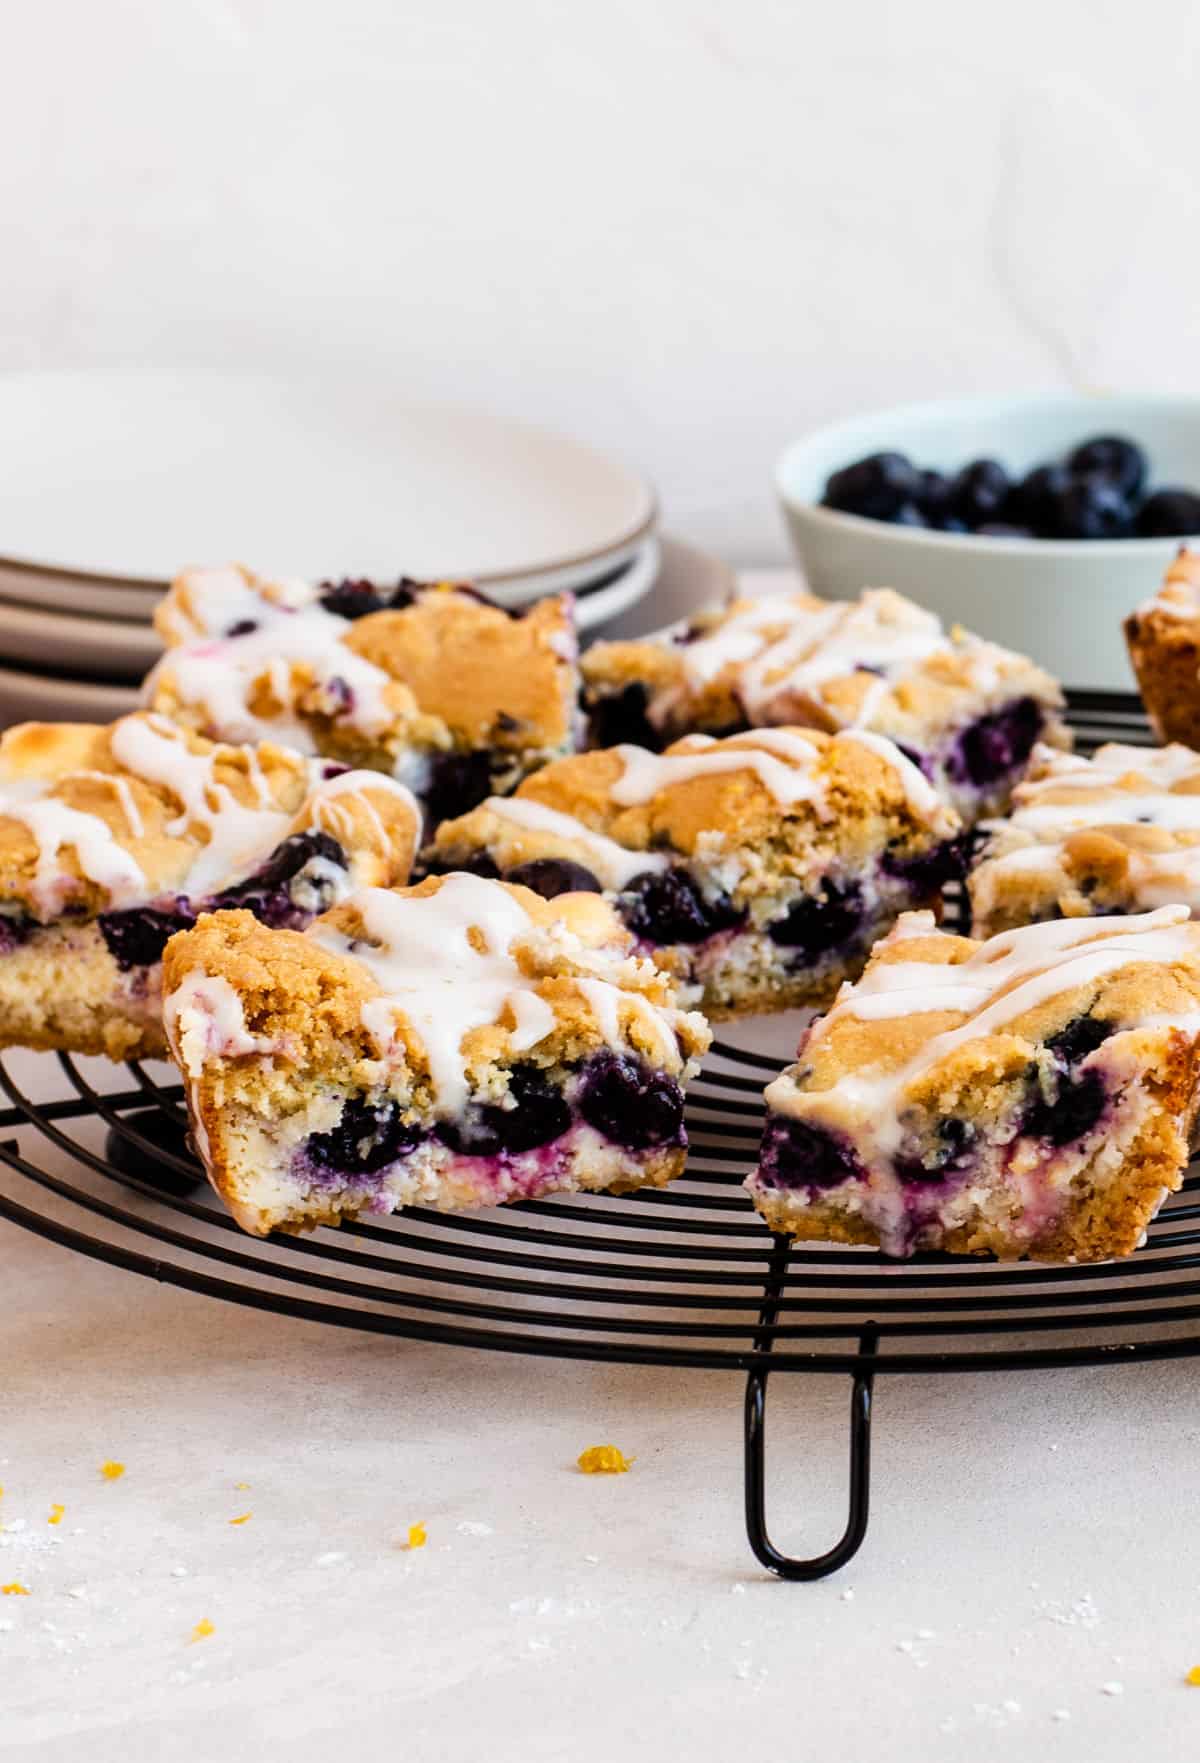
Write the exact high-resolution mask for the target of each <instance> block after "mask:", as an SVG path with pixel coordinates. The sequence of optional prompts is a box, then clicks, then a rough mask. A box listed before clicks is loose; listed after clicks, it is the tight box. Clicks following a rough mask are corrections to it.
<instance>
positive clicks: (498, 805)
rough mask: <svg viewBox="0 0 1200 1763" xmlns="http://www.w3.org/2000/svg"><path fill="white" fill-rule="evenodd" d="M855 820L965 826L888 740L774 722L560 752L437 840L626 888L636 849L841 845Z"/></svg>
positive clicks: (902, 835)
mask: <svg viewBox="0 0 1200 1763" xmlns="http://www.w3.org/2000/svg"><path fill="white" fill-rule="evenodd" d="M849 823H855V824H857V825H858V826H860V827H861V826H864V825H865V826H870V827H871V828H872V830H873V832H874V834H875V835H876V836H877V837H881V836H883V832H884V829H886V833H887V834H888V835H889V836H891V837H893V838H897V839H901V840H905V841H907V840H911V839H913V838H915V837H917V836H919V835H924V836H925V837H927V838H935V839H946V838H950V837H952V836H953V835H954V834H955V833H956V832H957V831H958V830H959V826H960V822H959V820H958V817H957V815H956V814H955V813H954V812H953V810H951V809H950V808H948V807H946V806H945V804H944V803H943V802H942V801H941V800H940V798H939V797H938V795H937V793H936V792H935V791H934V789H933V788H932V787H931V785H930V784H929V783H928V782H927V781H926V779H925V778H924V777H923V776H922V775H921V773H920V771H919V770H918V769H917V767H916V766H915V765H913V763H912V761H911V760H909V759H907V758H906V757H905V755H904V754H903V753H901V752H900V750H899V748H898V747H896V746H895V745H894V744H893V743H892V742H890V741H888V740H886V739H885V738H884V737H882V736H880V735H874V734H870V733H863V732H858V731H845V732H843V733H839V734H837V735H829V734H825V733H824V732H822V731H820V730H816V729H796V728H771V729H755V730H751V731H749V732H748V733H745V734H740V735H731V736H729V737H727V738H726V739H724V740H713V739H712V738H710V737H709V736H706V735H689V736H686V737H685V738H684V739H683V740H681V741H676V742H675V743H674V745H672V746H670V747H668V748H667V750H666V751H665V753H663V754H661V755H657V754H652V753H649V752H647V751H646V750H645V749H643V748H640V747H634V746H627V745H626V746H619V747H612V748H608V749H605V750H603V751H598V752H592V753H580V754H576V755H574V756H572V757H570V758H567V759H560V760H557V761H555V762H554V763H552V764H550V765H547V766H545V767H543V769H542V770H541V771H538V772H535V773H534V774H533V775H532V776H531V777H528V778H526V779H525V780H524V782H523V783H522V784H521V785H520V787H519V788H518V790H517V791H516V793H515V795H514V796H512V797H493V798H492V799H490V800H489V801H488V802H486V803H485V804H483V805H482V806H481V807H480V808H477V809H475V810H474V811H473V812H472V813H470V814H467V815H464V816H462V817H461V818H460V819H459V820H455V821H448V822H445V823H444V824H443V825H442V827H441V828H440V829H439V832H438V834H437V838H436V841H435V846H434V850H435V853H437V854H438V855H439V856H442V855H449V854H453V853H459V854H463V853H465V852H467V851H471V850H480V849H486V850H488V851H491V852H493V853H496V852H497V851H499V853H500V861H501V866H502V867H509V866H511V865H516V864H518V863H523V862H528V861H531V860H532V859H535V858H538V857H567V858H570V859H572V860H573V861H576V862H578V863H580V864H582V865H583V866H584V867H586V868H589V869H591V870H592V872H593V873H594V874H595V875H596V876H597V877H598V878H599V879H600V881H601V882H602V884H603V885H605V886H607V887H617V888H619V887H621V886H623V885H624V883H625V882H626V881H627V880H628V879H629V876H630V875H631V874H633V873H636V871H637V870H639V869H645V868H646V867H647V864H646V863H645V862H644V861H640V862H639V861H634V862H633V863H632V864H631V863H630V862H629V860H628V854H629V853H643V854H645V853H648V854H659V855H661V854H662V853H666V852H675V853H679V854H683V855H686V856H693V855H695V854H697V853H698V852H699V851H703V852H704V853H705V854H707V855H708V856H710V857H714V856H715V855H716V854H717V853H719V852H721V851H734V850H746V849H751V850H759V851H767V850H771V849H776V850H781V849H784V848H788V847H789V846H794V845H795V844H796V843H797V841H798V840H800V839H806V840H807V839H813V840H815V839H819V838H820V837H821V836H822V833H823V832H824V834H825V835H826V836H827V837H828V838H829V839H831V840H833V841H835V842H836V841H838V840H839V839H842V838H843V837H844V836H845V834H846V829H847V826H848V824H849ZM852 842H853V841H852V840H851V843H852ZM610 847H611V848H610ZM664 860H665V859H664Z"/></svg>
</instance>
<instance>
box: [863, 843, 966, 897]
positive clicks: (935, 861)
mask: <svg viewBox="0 0 1200 1763" xmlns="http://www.w3.org/2000/svg"><path fill="white" fill-rule="evenodd" d="M880 868H881V869H882V870H883V873H884V874H885V875H890V876H891V877H892V879H893V880H894V881H902V882H906V883H907V884H908V886H909V887H910V888H911V889H912V891H913V893H914V894H920V895H926V894H936V893H937V892H938V891H939V889H941V888H944V887H945V886H946V884H947V882H952V881H961V880H962V878H963V876H964V875H965V874H966V873H967V836H966V835H965V834H960V835H959V837H958V838H956V839H944V840H943V841H942V842H941V844H938V845H934V846H932V847H931V848H930V849H929V850H928V851H918V852H917V853H916V855H915V856H912V857H901V856H899V855H898V854H897V853H895V852H893V851H885V852H884V854H883V859H882V862H881V864H880Z"/></svg>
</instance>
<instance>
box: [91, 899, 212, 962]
mask: <svg viewBox="0 0 1200 1763" xmlns="http://www.w3.org/2000/svg"><path fill="white" fill-rule="evenodd" d="M195 922H196V915H195V913H194V912H192V910H191V907H190V905H189V902H188V901H187V900H185V899H180V900H178V901H176V903H175V910H174V911H171V912H162V911H157V910H155V909H154V908H152V907H150V906H132V907H130V908H128V909H127V910H126V911H124V912H102V913H101V914H100V916H99V918H98V919H97V920H96V923H97V925H98V926H99V929H100V935H101V936H102V937H103V938H104V942H105V946H106V947H107V949H108V952H109V954H110V955H111V956H112V958H113V960H114V961H115V962H116V964H117V966H118V967H119V968H120V969H121V972H122V973H128V972H130V970H131V969H133V968H136V967H153V966H154V965H155V964H156V963H157V962H159V961H161V960H162V954H163V950H164V949H165V948H166V946H167V944H168V942H169V941H170V940H171V938H172V937H173V936H174V935H175V933H176V931H180V930H190V929H191V928H192V926H193V924H195Z"/></svg>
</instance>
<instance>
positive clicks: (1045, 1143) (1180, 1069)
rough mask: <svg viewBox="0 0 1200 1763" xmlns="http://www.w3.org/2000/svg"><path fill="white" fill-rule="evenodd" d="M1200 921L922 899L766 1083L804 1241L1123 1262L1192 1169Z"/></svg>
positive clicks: (776, 1190) (775, 1226) (767, 1147)
mask: <svg viewBox="0 0 1200 1763" xmlns="http://www.w3.org/2000/svg"><path fill="white" fill-rule="evenodd" d="M1198 1080H1200V924H1195V923H1193V922H1191V921H1190V920H1189V918H1188V911H1187V907H1186V906H1164V907H1161V908H1160V909H1159V910H1158V911H1156V912H1151V913H1145V914H1141V915H1138V916H1135V917H1131V918H1082V919H1080V918H1075V919H1070V918H1069V919H1061V920H1058V921H1057V922H1055V923H1052V924H1038V925H1029V926H1027V927H1025V928H1024V929H1022V930H1013V931H1006V932H1004V933H1003V934H1002V935H1000V936H997V937H991V938H989V939H988V940H987V941H986V942H976V941H973V940H972V939H971V938H970V937H957V936H951V935H949V934H948V933H946V932H944V931H939V930H938V929H936V928H935V926H934V923H933V919H932V917H931V916H930V915H929V914H928V913H921V912H915V913H910V914H907V915H906V916H905V917H904V918H902V919H901V920H900V921H899V923H898V924H897V926H896V928H895V929H894V930H893V931H892V933H891V934H890V935H889V936H888V937H887V938H885V940H884V941H883V942H882V943H880V944H879V946H878V947H877V948H876V950H875V952H874V954H873V956H872V958H871V962H870V964H869V966H868V967H867V970H866V972H865V974H864V975H863V977H862V979H861V980H860V981H859V982H858V984H857V985H854V986H847V987H846V988H845V989H844V990H843V991H842V992H841V994H840V995H839V997H838V1000H837V1002H836V1004H835V1005H834V1007H833V1009H832V1010H831V1011H830V1012H829V1014H828V1015H827V1016H825V1017H823V1018H821V1019H820V1020H819V1021H818V1022H816V1023H815V1024H814V1025H813V1026H812V1028H811V1029H810V1030H809V1031H808V1033H807V1034H806V1035H805V1037H804V1039H803V1040H802V1041H801V1043H800V1047H799V1050H798V1053H797V1063H796V1064H795V1065H793V1066H792V1067H791V1068H790V1069H789V1070H788V1071H785V1072H784V1073H783V1074H782V1076H780V1077H778V1078H776V1079H775V1081H774V1082H773V1083H772V1084H770V1085H769V1086H768V1089H767V1092H766V1099H767V1105H768V1109H769V1114H768V1118H767V1125H766V1130H765V1132H764V1136H763V1145H762V1154H761V1159H760V1162H759V1167H758V1170H757V1172H756V1173H755V1174H754V1175H752V1176H751V1177H750V1178H749V1180H748V1181H747V1183H746V1186H747V1188H748V1189H749V1191H750V1194H751V1196H752V1198H753V1200H754V1204H755V1205H756V1206H757V1207H758V1209H759V1211H760V1212H761V1213H762V1214H763V1216H764V1218H765V1219H766V1220H767V1223H768V1224H769V1225H770V1226H771V1228H772V1230H778V1231H784V1232H788V1233H790V1234H791V1235H793V1236H796V1237H801V1238H823V1239H826V1240H829V1241H833V1242H842V1243H877V1244H878V1245H879V1246H880V1247H881V1248H883V1249H884V1250H886V1251H887V1253H888V1254H891V1255H906V1254H909V1253H910V1252H911V1251H912V1250H914V1249H946V1250H951V1251H954V1252H956V1253H962V1254H975V1253H982V1252H990V1253H991V1254H994V1255H997V1256H1001V1257H1004V1258H1016V1257H1021V1256H1030V1257H1032V1258H1033V1259H1035V1260H1040V1261H1105V1260H1108V1259H1109V1258H1111V1257H1113V1256H1119V1255H1128V1254H1130V1253H1131V1252H1132V1251H1133V1250H1134V1249H1136V1248H1137V1246H1138V1244H1139V1243H1140V1242H1141V1240H1142V1237H1143V1234H1144V1232H1145V1230H1146V1227H1147V1225H1148V1224H1149V1223H1150V1221H1151V1220H1152V1219H1153V1217H1154V1215H1155V1213H1156V1212H1157V1211H1158V1208H1159V1206H1160V1205H1161V1204H1162V1201H1163V1199H1164V1198H1165V1197H1166V1195H1167V1194H1168V1193H1171V1192H1173V1191H1174V1190H1175V1189H1176V1188H1178V1187H1179V1185H1180V1182H1181V1180H1182V1176H1183V1171H1184V1167H1185V1165H1186V1164H1187V1160H1188V1153H1189V1145H1190V1142H1191V1137H1192V1129H1193V1124H1194V1120H1195V1115H1196V1105H1197V1083H1198Z"/></svg>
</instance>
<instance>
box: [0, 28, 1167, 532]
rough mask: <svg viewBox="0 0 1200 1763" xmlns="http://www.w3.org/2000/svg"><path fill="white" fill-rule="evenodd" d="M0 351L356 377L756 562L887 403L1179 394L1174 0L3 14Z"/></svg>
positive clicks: (26, 356) (12, 357)
mask: <svg viewBox="0 0 1200 1763" xmlns="http://www.w3.org/2000/svg"><path fill="white" fill-rule="evenodd" d="M0 16H2V18H3V25H4V38H3V40H4V47H5V54H4V60H5V81H4V86H5V92H4V103H3V105H2V106H0V228H2V240H3V244H2V251H0V370H3V369H6V368H18V367H48V368H49V367H75V366H86V365H90V364H104V365H109V366H112V365H132V364H138V363H145V364H148V365H153V366H165V365H188V366H195V365H200V366H203V365H206V364H208V365H212V366H214V367H216V366H221V367H231V366H232V367H238V366H241V365H246V366H252V367H256V368H259V369H269V370H280V371H283V372H289V373H290V372H296V371H304V372H312V373H319V374H337V375H341V376H345V377H348V378H360V377H370V378H371V379H373V380H374V381H375V382H376V383H377V384H378V385H380V386H382V387H383V388H385V389H386V388H391V387H395V388H396V389H397V390H398V391H401V392H405V393H413V394H418V395H420V396H423V397H424V396H435V397H440V396H448V397H453V398H457V399H467V400H472V401H480V402H484V403H487V404H490V405H492V406H494V407H496V408H498V409H501V410H503V411H508V412H512V413H519V414H523V415H527V416H529V417H531V418H536V419H540V420H543V421H547V422H550V423H552V424H557V425H559V426H562V427H566V428H568V429H571V430H573V431H576V432H577V433H579V434H580V435H583V436H587V437H590V438H592V439H594V440H596V441H598V442H600V443H602V444H605V445H607V446H610V447H612V448H616V449H618V450H619V451H621V452H622V453H624V454H625V455H627V456H628V457H630V458H631V459H633V460H634V461H636V462H638V463H640V464H642V465H643V466H645V467H646V468H647V469H648V470H649V471H650V472H651V473H652V474H653V475H654V477H655V478H656V479H657V481H658V482H659V484H660V486H661V488H662V491H663V495H664V500H665V504H666V510H667V515H668V518H669V520H670V521H671V523H672V524H673V525H674V527H675V528H676V530H678V531H681V532H683V533H684V534H686V535H689V536H691V537H693V538H696V539H699V540H701V541H704V542H708V543H712V544H715V545H716V546H717V547H718V548H720V549H723V550H724V551H725V552H726V553H727V554H729V555H731V556H732V557H734V558H735V559H738V560H741V561H756V560H764V559H769V558H771V557H774V556H778V555H781V554H782V550H783V541H782V535H781V530H780V528H779V526H778V523H777V520H776V517H775V514H774V510H773V506H772V500H771V494H770V487H769V470H770V466H771V463H772V460H773V459H774V457H775V455H776V454H777V453H778V451H779V450H780V448H781V446H782V445H783V443H784V442H785V441H786V440H787V439H789V438H790V437H791V436H793V435H794V434H796V433H798V432H799V431H801V430H803V429H804V428H805V427H807V426H809V425H811V424H814V423H818V422H820V421H822V420H824V419H826V418H830V417H834V416H838V415H842V414H845V413H848V412H850V411H853V410H855V409H862V408H869V407H870V406H872V405H877V404H880V403H884V402H889V401H893V400H901V399H907V398H910V397H921V396H925V395H942V394H952V393H965V392H971V391H994V390H1001V389H1019V388H1030V389H1033V388H1039V387H1057V386H1064V385H1070V386H1074V387H1090V388H1100V389H1105V388H1116V387H1120V388H1146V389H1176V390H1188V389H1190V390H1200V303H1198V302H1197V298H1196V292H1195V290H1196V287H1197V285H1198V284H1200V224H1198V197H1197V182H1196V167H1197V164H1198V163H1200V161H1198V155H1197V151H1196V144H1195V131H1196V103H1195V91H1196V86H1195V78H1196V59H1197V57H1196V49H1197V42H1198V39H1200V8H1197V7H1195V6H1194V5H1191V4H1190V3H1189V0H1149V3H1148V4H1146V3H1144V4H1142V5H1141V6H1139V7H1136V8H1134V7H1130V6H1129V5H1128V4H1126V3H1116V4H1114V3H1110V0H1053V3H1052V4H1047V3H1046V0H1006V4H1004V5H1003V6H1001V5H999V4H992V5H988V6H984V5H967V4H964V3H963V0H911V3H909V4H895V5H884V4H870V3H868V4H865V5H864V4H859V5H852V4H847V3H846V0H841V3H840V4H838V3H829V4H822V5H820V6H817V5H813V4H806V3H805V0H737V3H736V4H733V3H730V0H693V3H690V4H689V3H688V0H605V4H603V5H600V4H596V3H595V0H591V3H589V4H578V3H577V4H571V3H564V0H557V3H556V0H338V3H337V4H332V3H331V0H123V3H122V0H105V3H104V4H101V5H97V4H95V0H60V3H58V4H44V5H41V6H34V7H31V6H29V5H28V3H27V0H0Z"/></svg>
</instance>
